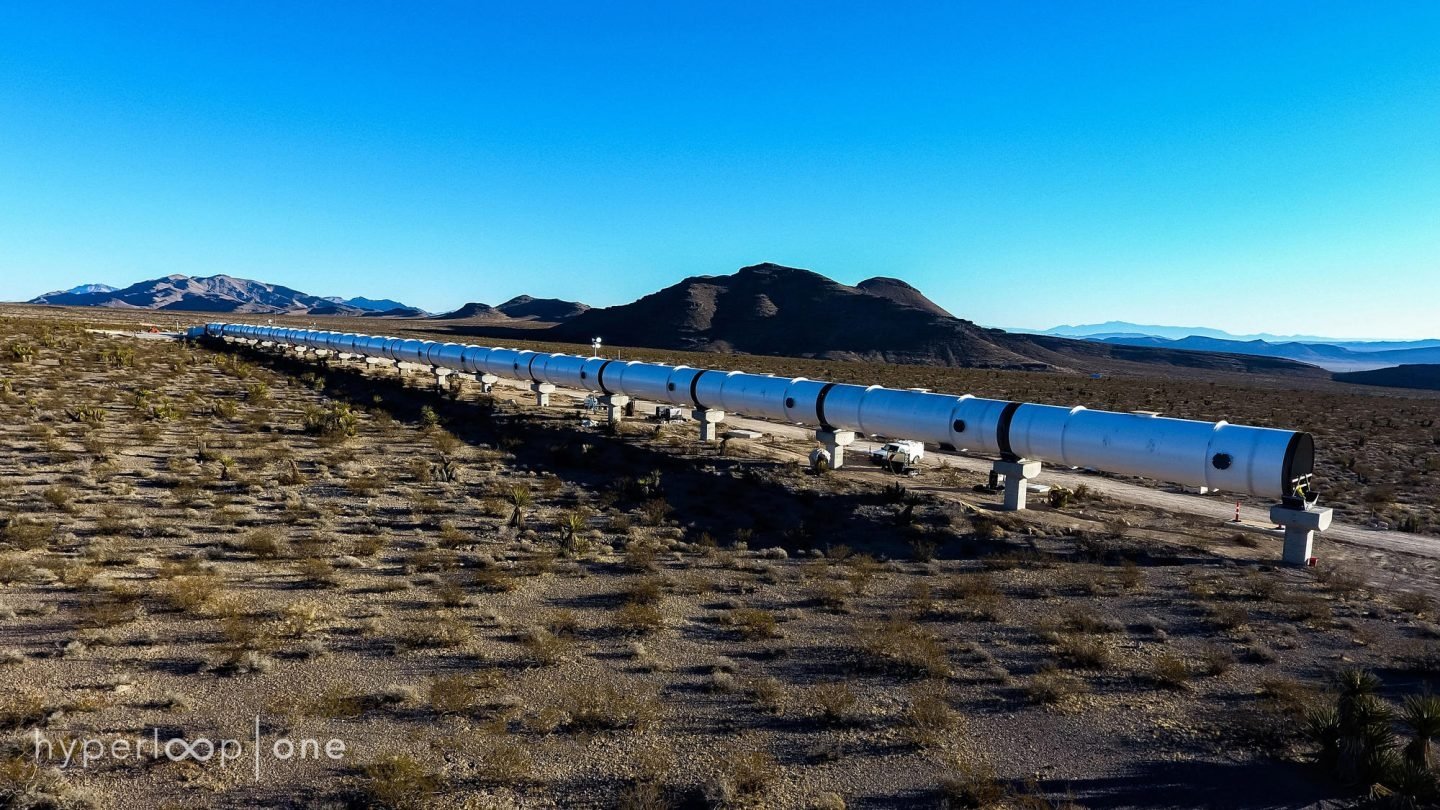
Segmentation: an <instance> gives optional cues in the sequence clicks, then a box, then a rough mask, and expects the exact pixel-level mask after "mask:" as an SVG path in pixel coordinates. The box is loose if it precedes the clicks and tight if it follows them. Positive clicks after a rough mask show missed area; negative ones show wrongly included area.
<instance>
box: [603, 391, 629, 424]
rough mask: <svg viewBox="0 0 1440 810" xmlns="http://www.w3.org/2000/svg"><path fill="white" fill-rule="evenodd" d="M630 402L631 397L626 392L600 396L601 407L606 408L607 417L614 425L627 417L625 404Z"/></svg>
mask: <svg viewBox="0 0 1440 810" xmlns="http://www.w3.org/2000/svg"><path fill="white" fill-rule="evenodd" d="M629 404H630V397H627V396H625V395H624V394H606V395H604V396H602V397H600V407H602V408H604V409H605V419H606V420H607V421H609V423H610V424H612V425H613V424H615V423H616V422H619V421H621V420H622V419H624V418H625V406H626V405H629Z"/></svg>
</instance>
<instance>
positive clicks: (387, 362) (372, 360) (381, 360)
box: [365, 357, 395, 366]
mask: <svg viewBox="0 0 1440 810" xmlns="http://www.w3.org/2000/svg"><path fill="white" fill-rule="evenodd" d="M365 365H367V366H393V365H395V361H394V360H391V359H390V358H388V357H367V358H365Z"/></svg>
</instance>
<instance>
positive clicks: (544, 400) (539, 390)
mask: <svg viewBox="0 0 1440 810" xmlns="http://www.w3.org/2000/svg"><path fill="white" fill-rule="evenodd" d="M530 390H531V391H534V392H535V404H536V405H539V406H540V407H542V408H548V407H550V395H551V394H553V393H555V386H554V384H552V383H531V384H530Z"/></svg>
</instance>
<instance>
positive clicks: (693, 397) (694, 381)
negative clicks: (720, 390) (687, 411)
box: [690, 369, 710, 411]
mask: <svg viewBox="0 0 1440 810" xmlns="http://www.w3.org/2000/svg"><path fill="white" fill-rule="evenodd" d="M709 373H710V369H705V370H704V371H699V372H696V374H695V376H694V377H691V378H690V401H691V402H693V403H695V410H697V411H708V410H710V409H709V408H706V407H705V406H704V405H701V404H700V395H699V393H697V391H696V389H695V386H697V385H699V384H700V378H701V377H704V376H705V375H706V374H709Z"/></svg>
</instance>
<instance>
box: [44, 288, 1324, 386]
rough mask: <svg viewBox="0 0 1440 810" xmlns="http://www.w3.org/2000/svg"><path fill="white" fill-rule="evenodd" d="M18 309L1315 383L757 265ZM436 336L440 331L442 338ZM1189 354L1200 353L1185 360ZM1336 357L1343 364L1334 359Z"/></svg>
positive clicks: (1208, 355)
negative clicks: (289, 318)
mask: <svg viewBox="0 0 1440 810" xmlns="http://www.w3.org/2000/svg"><path fill="white" fill-rule="evenodd" d="M31 303H40V304H63V305H73V306H100V307H122V308H137V309H164V310H187V311H194V312H215V313H243V314H289V315H316V316H318V315H338V316H349V317H391V318H405V319H411V320H425V321H429V322H431V323H433V324H434V325H435V328H443V329H445V330H446V331H450V332H453V333H455V334H457V335H477V336H478V335H487V336H492V337H514V338H521V337H523V338H526V339H546V340H557V341H566V342H579V343H587V342H589V340H590V339H591V338H592V337H597V336H598V337H602V338H604V340H605V341H606V343H607V344H611V345H622V346H623V345H630V346H649V347H656V348H673V349H693V350H702V351H719V352H747V353H752V354H768V355H789V356H800V357H818V358H826V359H847V360H868V361H882V362H895V363H923V364H935V365H946V366H957V367H970V368H997V369H1022V370H1035V371H1073V372H1083V373H1091V374H1093V373H1107V374H1108V373H1135V374H1146V373H1150V374H1153V373H1154V372H1155V369H1156V367H1157V366H1162V367H1168V368H1173V369H1194V370H1205V371H1237V372H1250V373H1260V374H1269V375H1286V376H1302V377H1324V376H1326V375H1325V373H1324V372H1323V371H1321V370H1320V369H1318V368H1315V367H1314V366H1309V365H1303V364H1301V363H1299V362H1294V361H1293V360H1292V359H1289V358H1286V357H1284V356H1280V355H1278V354H1265V353H1263V352H1259V351H1256V350H1254V347H1249V349H1248V350H1245V351H1241V349H1246V344H1240V343H1236V344H1235V345H1233V346H1232V345H1230V342H1226V341H1218V342H1219V343H1220V344H1223V351H1215V350H1212V349H1204V348H1201V347H1196V346H1192V345H1190V344H1188V343H1186V342H1185V341H1176V342H1175V343H1174V345H1170V344H1169V343H1166V342H1165V341H1163V340H1160V339H1156V338H1151V337H1146V336H1133V339H1115V340H1109V339H1086V340H1077V339H1073V338H1069V337H1060V336H1055V335H1045V334H1023V333H1012V332H1006V331H1004V330H1000V329H986V328H982V327H980V326H977V325H976V324H974V323H972V322H970V321H968V320H964V319H962V318H957V317H955V316H954V315H952V314H951V313H950V312H947V311H946V310H945V309H944V308H943V307H941V306H939V305H938V304H936V303H935V302H933V301H931V300H930V299H929V298H927V297H926V296H925V295H924V294H923V293H921V292H920V291H919V290H917V289H915V288H914V287H913V286H911V285H909V284H907V283H905V282H904V281H901V280H900V279H896V278H889V277H884V276H878V277H875V278H871V279H867V280H865V281H862V282H860V283H859V284H856V285H855V286H853V287H852V286H847V285H845V284H841V283H839V282H836V281H834V280H832V279H829V278H826V277H825V276H822V275H820V274H818V273H814V272H811V271H809V270H802V269H798V268H794V267H784V266H781V265H777V264H768V263H767V264H758V265H753V266H750V267H744V268H741V269H740V270H739V271H737V272H735V273H732V274H730V275H721V276H694V277H691V278H687V279H684V280H683V281H681V282H679V283H677V284H673V285H671V286H669V287H666V288H664V289H662V290H659V291H657V292H655V293H652V294H650V295H647V296H645V297H643V298H640V299H639V300H637V301H634V302H631V303H629V304H623V305H620V306H613V307H604V308H600V309H594V308H591V307H589V306H586V305H585V304H581V303H578V302H574V301H563V300H560V299H554V298H532V297H530V296H524V295H522V296H518V297H516V298H512V299H510V300H509V301H506V302H505V303H503V304H499V305H497V306H491V305H489V304H484V303H478V302H477V303H470V304H466V305H464V306H462V307H460V308H459V309H456V310H454V311H452V312H448V313H445V314H443V315H434V316H431V315H428V314H427V313H425V312H422V311H421V310H418V309H415V308H413V307H407V306H405V305H404V304H402V303H401V302H399V301H392V300H387V299H379V300H376V299H369V298H338V297H330V298H325V297H319V296H314V295H309V294H306V293H302V292H299V291H297V290H293V289H290V288H288V287H282V286H278V285H273V284H265V283H263V282H258V281H251V280H247V279H240V278H234V277H232V276H223V275H220V276H209V277H203V278H197V277H191V276H184V275H172V276H166V277H164V278H159V279H154V280H151V281H144V282H140V283H138V284H133V285H131V286H129V287H125V288H124V289H113V288H110V287H106V286H103V285H86V286H85V287H79V288H75V289H72V290H63V291H58V292H54V293H48V294H46V295H43V296H40V297H39V298H36V299H34V301H32V302H31ZM442 325H443V326H442ZM1187 340H1188V339H1187ZM1196 349H1199V350H1196ZM1341 351H1343V350H1341Z"/></svg>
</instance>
